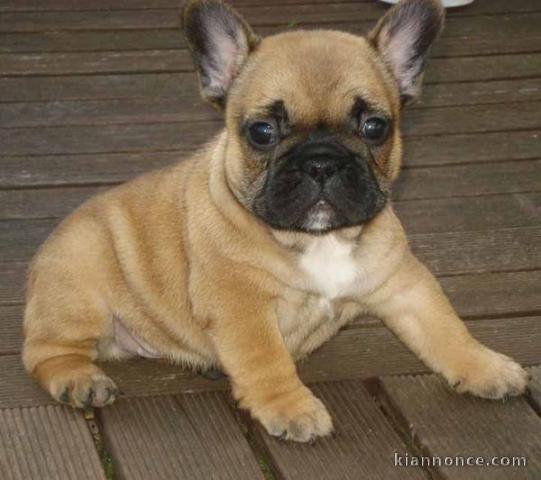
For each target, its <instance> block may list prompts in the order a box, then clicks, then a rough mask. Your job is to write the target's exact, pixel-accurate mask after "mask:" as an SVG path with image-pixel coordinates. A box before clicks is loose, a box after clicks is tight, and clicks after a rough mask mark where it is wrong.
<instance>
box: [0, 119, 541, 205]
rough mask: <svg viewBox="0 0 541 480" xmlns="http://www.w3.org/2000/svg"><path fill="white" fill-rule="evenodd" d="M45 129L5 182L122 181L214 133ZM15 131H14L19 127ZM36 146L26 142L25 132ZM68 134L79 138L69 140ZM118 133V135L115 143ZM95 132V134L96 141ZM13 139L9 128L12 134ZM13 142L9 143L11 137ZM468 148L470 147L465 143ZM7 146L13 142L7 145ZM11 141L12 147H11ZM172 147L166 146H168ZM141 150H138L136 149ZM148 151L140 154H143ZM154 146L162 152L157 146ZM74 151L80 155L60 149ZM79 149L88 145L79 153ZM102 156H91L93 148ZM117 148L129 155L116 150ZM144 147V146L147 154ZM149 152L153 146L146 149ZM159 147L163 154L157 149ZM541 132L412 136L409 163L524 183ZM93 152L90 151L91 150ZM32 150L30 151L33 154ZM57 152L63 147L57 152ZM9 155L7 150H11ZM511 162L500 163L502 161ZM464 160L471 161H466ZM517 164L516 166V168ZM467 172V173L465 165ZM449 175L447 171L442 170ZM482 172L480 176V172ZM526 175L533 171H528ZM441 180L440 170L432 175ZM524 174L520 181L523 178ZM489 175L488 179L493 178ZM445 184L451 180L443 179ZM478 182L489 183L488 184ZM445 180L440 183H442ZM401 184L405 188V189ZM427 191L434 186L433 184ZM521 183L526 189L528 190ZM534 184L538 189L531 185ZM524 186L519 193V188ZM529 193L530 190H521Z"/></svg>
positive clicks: (453, 176) (33, 135) (463, 187)
mask: <svg viewBox="0 0 541 480" xmlns="http://www.w3.org/2000/svg"><path fill="white" fill-rule="evenodd" d="M40 130H45V133H44V134H40V133H39V132H36V131H35V130H24V132H23V133H22V134H21V136H20V140H16V139H13V140H12V142H16V145H15V144H14V143H12V148H13V149H14V150H15V152H16V153H19V155H17V156H1V157H0V162H1V164H2V169H0V187H12V186H16V187H19V186H33V185H42V184H45V185H62V184H66V183H67V184H84V183H94V184H98V183H118V182H121V181H125V180H127V179H130V178H132V177H134V176H136V175H138V174H141V173H144V172H146V171H148V170H152V169H157V168H160V167H164V166H166V165H170V164H172V163H173V162H175V161H179V160H181V159H182V158H184V157H185V156H186V155H188V154H189V153H190V149H191V151H193V149H194V148H196V147H197V146H199V145H200V144H201V143H202V142H204V141H205V135H207V138H208V136H210V132H200V134H198V132H197V131H195V134H197V139H196V141H195V142H194V141H189V140H185V141H184V142H178V141H176V140H177V137H178V135H179V133H181V132H179V131H178V127H177V126H176V125H173V126H172V127H171V126H169V125H160V126H157V127H153V126H123V127H121V126H118V127H93V128H89V127H86V128H67V129H65V128H62V129H59V130H57V129H47V128H46V127H43V128H42V129H40ZM11 133H12V134H14V132H13V131H11ZM25 133H26V135H27V139H28V143H27V144H24V142H23V138H24V135H25ZM62 133H65V134H67V135H70V136H72V138H71V137H68V138H64V137H63V136H62ZM111 135H114V136H115V140H114V141H113V140H112V138H111ZM88 136H90V139H89V138H88ZM8 138H9V136H8V135H7V132H6V139H8ZM6 141H7V140H6ZM465 144H466V145H468V148H467V149H464V148H463V145H465ZM4 145H6V143H4ZM6 146H7V145H6ZM164 148H165V149H166V151H159V150H160V149H164ZM130 149H135V151H130ZM137 149H138V150H140V151H139V152H138V151H137ZM153 149H154V151H152V150H153ZM62 150H64V151H65V150H68V151H69V150H71V151H73V152H74V153H58V152H61V151H62ZM77 150H82V152H81V153H77ZM93 150H94V151H96V150H97V151H98V152H97V153H91V152H92V151H93ZM111 150H117V151H122V153H109V152H110V151H111ZM141 150H143V151H141ZM145 150H146V151H145ZM156 150H158V151H156ZM540 150H541V132H540V131H538V130H534V131H528V132H508V133H505V134H502V133H485V134H473V135H442V136H434V137H430V139H429V140H426V139H423V138H419V137H417V138H409V139H406V141H405V155H404V163H405V165H406V166H412V167H428V166H442V165H449V166H450V165H457V168H456V169H455V170H449V171H448V172H447V173H448V174H449V181H450V182H453V181H455V182H457V181H459V180H460V177H459V175H460V174H461V173H463V174H467V175H469V176H470V177H471V176H473V178H474V179H476V180H475V181H476V183H475V186H476V187H477V188H480V189H481V193H490V190H491V188H492V187H491V186H490V185H491V184H490V183H489V182H490V177H492V178H494V180H495V182H496V183H495V186H494V188H501V186H502V183H505V182H502V179H503V180H504V179H505V175H506V173H507V174H508V176H509V177H508V178H509V182H510V185H515V186H516V185H518V184H519V182H530V183H529V185H530V186H531V185H532V183H533V184H535V182H537V181H538V176H535V175H534V176H530V175H520V172H524V170H523V169H524V168H527V166H526V167H525V166H524V165H519V164H518V162H517V160H527V159H536V158H539V156H540ZM85 151H87V153H84V152H85ZM25 152H26V153H25ZM54 152H57V153H56V154H54ZM4 154H5V155H6V153H5V152H4ZM500 162H501V163H503V162H506V163H507V166H508V167H509V168H507V170H506V166H505V165H501V166H497V165H496V163H500ZM476 163H479V164H480V163H485V164H486V165H485V166H484V167H481V166H479V167H477V166H472V168H471V169H468V170H465V169H466V168H468V167H467V165H466V164H476ZM462 164H464V165H462ZM513 165H515V166H516V168H515V173H513V172H511V171H510V170H513ZM461 169H462V170H461ZM442 172H445V171H444V170H442ZM475 172H477V173H475ZM524 173H525V172H524ZM402 175H403V176H405V175H423V172H421V171H419V172H415V173H410V172H405V171H404V172H403V173H402ZM431 175H432V178H433V181H434V182H437V172H435V171H433V173H432V174H431ZM519 178H520V180H519ZM485 179H486V180H485ZM440 180H441V181H444V180H445V179H444V178H441V179H440ZM478 182H486V183H484V184H483V186H481V185H480V184H479V183H478ZM435 185H437V183H435ZM451 187H452V189H448V188H445V189H443V190H440V195H451V194H452V193H453V191H454V190H458V191H459V192H462V193H461V194H463V195H468V194H469V193H471V190H470V191H469V193H468V189H469V188H470V187H469V185H468V182H462V184H460V183H458V184H457V183H455V184H454V185H453V184H451ZM398 188H400V187H398ZM427 188H429V186H428V185H427ZM520 188H521V187H520ZM528 188H530V187H528ZM515 191H516V190H515ZM521 191H523V190H521Z"/></svg>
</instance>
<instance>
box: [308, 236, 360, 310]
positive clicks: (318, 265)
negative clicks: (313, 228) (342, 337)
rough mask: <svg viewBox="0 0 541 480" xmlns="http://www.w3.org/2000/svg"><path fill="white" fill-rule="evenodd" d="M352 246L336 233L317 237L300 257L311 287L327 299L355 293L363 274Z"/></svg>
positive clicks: (314, 291) (309, 287)
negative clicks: (337, 236)
mask: <svg viewBox="0 0 541 480" xmlns="http://www.w3.org/2000/svg"><path fill="white" fill-rule="evenodd" d="M353 248H354V244H353V243H351V242H347V241H344V240H341V239H338V238H336V236H334V235H325V236H322V237H318V238H315V239H314V240H313V241H312V243H310V244H309V245H308V246H307V248H306V250H305V251H304V252H303V254H302V255H301V257H300V260H299V265H300V269H301V272H302V274H303V275H304V277H305V280H306V282H307V287H308V289H309V290H311V291H312V292H313V293H316V294H318V295H321V296H322V297H324V298H325V299H327V300H333V299H335V298H339V297H345V296H348V295H353V294H354V293H355V292H356V290H357V289H358V286H359V285H358V283H359V276H360V272H359V267H358V265H357V263H356V262H355V259H354V255H353Z"/></svg>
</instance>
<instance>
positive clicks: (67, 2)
mask: <svg viewBox="0 0 541 480" xmlns="http://www.w3.org/2000/svg"><path fill="white" fill-rule="evenodd" d="M371 1H373V0H356V2H357V3H359V2H371ZM229 3H230V4H231V5H234V6H236V7H242V6H257V5H261V4H264V5H266V4H267V2H263V1H261V0H229ZM306 3H310V4H320V3H322V4H330V3H332V4H340V3H348V0H334V1H333V2H329V1H328V0H311V1H310V2H307V1H306V0H277V1H275V2H273V5H280V6H285V5H295V4H306ZM92 8H93V9H95V10H132V9H158V8H164V9H165V8H170V9H177V8H178V1H177V0H93V2H92ZM88 9H89V5H88V3H87V2H86V0H54V1H48V2H42V1H41V0H4V1H3V2H2V4H1V5H0V11H4V12H17V11H20V12H32V11H64V10H74V11H77V10H88ZM529 11H532V12H534V11H539V3H538V2H537V0H518V1H515V2H512V3H509V2H508V1H506V0H491V1H490V2H477V3H475V4H474V5H469V6H468V7H467V8H465V9H459V10H453V9H451V10H450V12H449V15H450V16H465V15H472V14H485V13H493V14H496V13H508V12H529Z"/></svg>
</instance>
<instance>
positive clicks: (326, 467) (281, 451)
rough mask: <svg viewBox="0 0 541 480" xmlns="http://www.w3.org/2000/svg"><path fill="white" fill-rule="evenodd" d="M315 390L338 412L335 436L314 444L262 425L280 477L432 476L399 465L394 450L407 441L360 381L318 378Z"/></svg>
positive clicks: (265, 445) (334, 413)
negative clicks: (275, 434) (280, 436)
mask: <svg viewBox="0 0 541 480" xmlns="http://www.w3.org/2000/svg"><path fill="white" fill-rule="evenodd" d="M312 390H313V392H314V393H315V394H316V395H317V396H318V397H319V398H320V399H321V400H322V401H323V403H324V404H325V405H326V406H327V408H328V410H329V413H330V414H331V416H332V417H333V422H334V428H335V435H334V436H332V437H326V438H320V439H317V440H316V442H315V443H314V444H313V445H310V444H293V443H288V442H283V441H281V440H279V439H276V438H274V437H271V436H269V435H266V434H265V433H264V432H263V429H262V428H261V427H260V426H259V425H257V427H256V429H257V433H258V437H259V442H260V443H261V445H262V446H263V448H265V450H266V451H267V452H268V455H269V458H270V461H271V462H272V464H273V465H274V468H275V470H277V471H278V472H279V474H280V478H283V479H285V480H289V479H295V480H296V479H299V478H336V479H338V478H344V479H356V478H370V479H423V478H428V477H427V476H426V473H425V472H424V471H423V470H421V469H409V470H407V471H405V470H400V469H397V468H396V467H394V465H393V463H392V461H391V459H392V456H393V452H395V451H397V450H399V451H404V450H406V446H405V445H404V442H403V441H402V440H401V439H400V437H399V436H398V435H397V434H396V432H395V431H394V430H393V428H392V426H391V425H390V424H389V423H388V421H387V419H386V418H385V416H384V415H383V413H382V412H381V411H380V409H379V408H378V406H377V404H376V403H375V402H374V400H373V398H372V397H371V396H370V394H369V393H368V391H367V390H366V388H365V387H364V386H363V385H362V383H361V382H360V381H345V382H331V383H325V384H318V385H314V386H313V388H312Z"/></svg>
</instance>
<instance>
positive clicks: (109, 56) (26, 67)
mask: <svg viewBox="0 0 541 480" xmlns="http://www.w3.org/2000/svg"><path fill="white" fill-rule="evenodd" d="M492 57H493V56H492V55H490V56H486V57H484V56H481V57H457V58H432V59H431V61H430V62H429V64H428V66H427V70H426V75H425V83H426V84H431V83H451V82H466V81H469V82H474V81H480V80H507V79H512V78H523V77H534V76H539V75H540V74H541V61H540V58H541V55H540V54H539V53H521V54H515V55H509V54H507V55H494V57H496V58H492ZM0 68H1V69H2V70H1V71H2V74H3V75H4V76H32V75H75V74H91V75H95V74H114V73H132V74H134V73H159V72H192V71H193V65H192V61H191V59H190V57H189V55H188V52H187V51H186V50H175V49H173V50H156V49H153V50H141V51H117V52H114V51H113V52H111V51H101V52H99V51H98V52H94V51H93V52H58V53H56V52H55V53H22V54H0Z"/></svg>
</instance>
